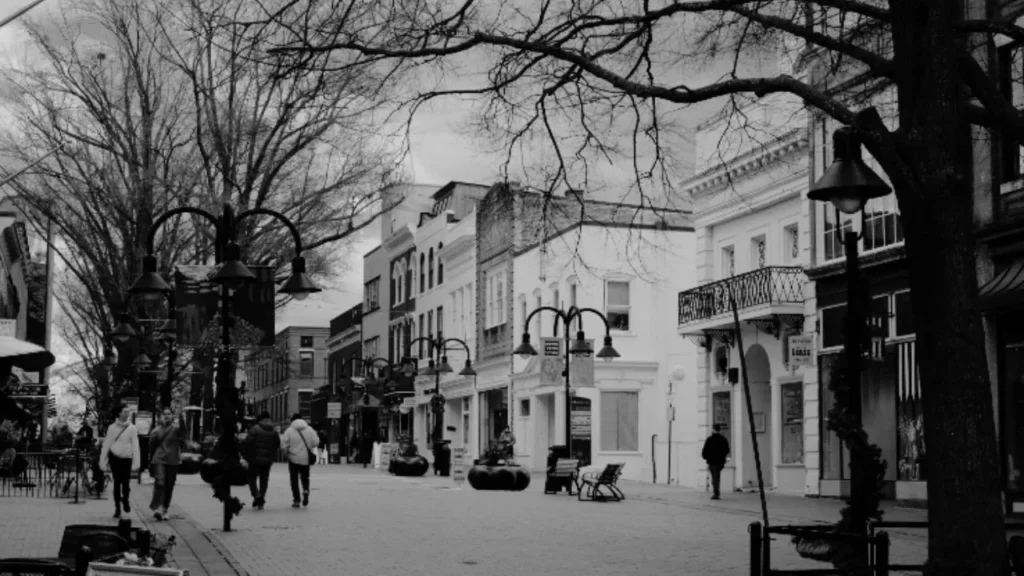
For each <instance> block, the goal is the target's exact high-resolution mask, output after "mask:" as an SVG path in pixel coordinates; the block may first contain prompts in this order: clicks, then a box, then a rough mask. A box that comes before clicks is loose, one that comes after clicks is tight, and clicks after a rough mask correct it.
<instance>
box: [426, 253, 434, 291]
mask: <svg viewBox="0 0 1024 576" xmlns="http://www.w3.org/2000/svg"><path fill="white" fill-rule="evenodd" d="M427 278H428V280H427V288H433V287H434V249H433V248H431V249H430V253H429V255H428V256H427Z"/></svg>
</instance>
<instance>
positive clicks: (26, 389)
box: [4, 384, 49, 396]
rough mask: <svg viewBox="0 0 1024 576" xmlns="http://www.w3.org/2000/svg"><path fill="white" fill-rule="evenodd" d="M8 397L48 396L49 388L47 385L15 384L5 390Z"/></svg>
mask: <svg viewBox="0 0 1024 576" xmlns="http://www.w3.org/2000/svg"><path fill="white" fill-rule="evenodd" d="M4 392H5V393H6V394H7V395H8V396H46V395H47V394H49V386H47V385H46V384H15V385H13V386H8V387H7V388H5V389H4Z"/></svg>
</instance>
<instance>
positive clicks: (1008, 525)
mask: <svg viewBox="0 0 1024 576" xmlns="http://www.w3.org/2000/svg"><path fill="white" fill-rule="evenodd" d="M1003 526H1004V528H1005V529H1006V531H1007V532H1024V522H1021V521H1019V520H1007V521H1006V522H1005V523H1004V525H1003ZM880 528H896V529H902V528H909V529H915V530H925V531H927V530H928V522H922V521H904V522H899V521H887V520H880V521H877V522H869V523H868V534H870V535H872V536H874V534H875V533H876V531H877V530H878V529H880ZM1011 540H1012V538H1011ZM1012 552H1013V551H1012V550H1010V553H1011V554H1012ZM1012 560H1014V561H1013V562H1012V565H1013V570H1012V572H1011V573H1012V574H1024V566H1021V565H1020V562H1019V561H1016V560H1017V559H1012ZM889 569H891V570H900V571H904V572H924V570H925V567H924V564H890V565H889Z"/></svg>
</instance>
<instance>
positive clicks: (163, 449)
mask: <svg viewBox="0 0 1024 576" xmlns="http://www.w3.org/2000/svg"><path fill="white" fill-rule="evenodd" d="M187 439H188V428H187V426H186V424H185V415H184V414H182V415H180V416H179V417H178V420H177V421H175V420H174V411H173V410H171V409H170V408H164V409H163V411H162V412H161V413H160V423H159V424H157V426H156V428H154V429H153V431H152V432H150V433H149V445H150V450H149V473H150V475H151V476H153V499H152V500H151V501H150V502H149V509H150V510H152V511H153V517H154V518H156V519H157V520H163V519H164V517H165V516H167V508H169V507H170V506H171V495H172V494H174V484H175V483H176V482H177V481H178V466H181V444H182V442H184V441H185V440H187Z"/></svg>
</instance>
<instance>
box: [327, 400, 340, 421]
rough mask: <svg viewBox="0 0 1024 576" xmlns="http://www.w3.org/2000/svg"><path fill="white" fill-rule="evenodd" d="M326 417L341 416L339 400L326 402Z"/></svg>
mask: <svg viewBox="0 0 1024 576" xmlns="http://www.w3.org/2000/svg"><path fill="white" fill-rule="evenodd" d="M327 417H328V418H341V402H328V403H327Z"/></svg>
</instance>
